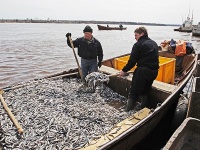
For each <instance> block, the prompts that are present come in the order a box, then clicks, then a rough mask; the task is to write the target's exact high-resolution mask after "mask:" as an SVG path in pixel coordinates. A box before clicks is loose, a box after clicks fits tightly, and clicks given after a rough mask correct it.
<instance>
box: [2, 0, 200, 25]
mask: <svg viewBox="0 0 200 150" xmlns="http://www.w3.org/2000/svg"><path fill="white" fill-rule="evenodd" d="M199 6H200V0H0V19H27V18H29V19H48V18H50V19H56V20H96V21H130V22H145V23H166V24H181V23H182V22H183V20H185V19H186V17H187V16H188V15H190V17H191V16H192V12H193V18H194V22H193V24H197V23H198V22H200V7H199Z"/></svg>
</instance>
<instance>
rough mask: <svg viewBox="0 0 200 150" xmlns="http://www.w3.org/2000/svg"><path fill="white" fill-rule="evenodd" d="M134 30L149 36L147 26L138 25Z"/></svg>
mask: <svg viewBox="0 0 200 150" xmlns="http://www.w3.org/2000/svg"><path fill="white" fill-rule="evenodd" d="M134 32H135V33H139V34H141V33H144V35H147V36H148V33H147V29H146V28H145V27H138V28H137V29H135V31H134Z"/></svg>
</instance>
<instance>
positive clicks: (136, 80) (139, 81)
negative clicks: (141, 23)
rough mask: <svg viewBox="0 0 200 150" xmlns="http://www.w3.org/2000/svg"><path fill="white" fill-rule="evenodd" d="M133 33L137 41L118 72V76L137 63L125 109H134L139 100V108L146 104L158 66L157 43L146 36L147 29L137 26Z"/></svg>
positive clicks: (124, 73)
mask: <svg viewBox="0 0 200 150" xmlns="http://www.w3.org/2000/svg"><path fill="white" fill-rule="evenodd" d="M134 33H135V39H136V41H137V42H136V43H135V44H134V45H133V48H132V51H131V54H130V58H129V60H128V62H127V64H126V65H125V66H124V68H123V69H122V70H121V71H120V72H119V76H124V75H126V72H127V71H129V70H131V68H133V67H134V66H135V65H136V63H137V68H136V69H135V71H134V74H133V78H132V85H131V90H130V95H129V98H128V102H127V108H126V111H129V110H132V109H134V107H135V106H136V102H137V101H139V100H140V101H141V106H140V107H141V108H143V107H146V106H147V103H148V92H149V91H150V89H151V85H152V83H153V81H154V80H155V79H156V77H157V74H158V68H159V60H158V45H157V44H156V42H155V41H153V40H151V39H150V38H149V37H148V33H147V29H146V28H144V27H139V28H137V29H136V30H135V32H134ZM136 108H137V107H136Z"/></svg>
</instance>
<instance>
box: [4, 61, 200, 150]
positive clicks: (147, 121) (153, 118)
mask: <svg viewBox="0 0 200 150" xmlns="http://www.w3.org/2000/svg"><path fill="white" fill-rule="evenodd" d="M113 60H114V59H109V60H105V61H104V62H103V63H102V64H103V66H107V67H112V66H114V63H113ZM196 63H197V61H196V59H195V58H194V61H193V63H191V66H189V67H188V68H187V70H188V71H187V72H186V75H187V76H185V77H184V79H183V80H182V81H181V82H180V83H178V85H170V86H172V87H174V90H173V91H172V92H170V91H167V92H166V91H165V90H161V89H162V88H156V87H154V86H153V87H152V89H151V91H150V98H149V100H150V103H151V108H154V110H153V111H152V112H151V113H149V114H148V116H146V117H145V118H144V119H142V120H140V121H139V122H138V123H136V124H134V125H133V126H131V127H130V128H128V129H127V130H125V131H124V132H123V133H121V134H119V135H118V136H116V137H115V138H114V139H112V140H110V141H109V142H107V143H105V144H103V145H102V146H101V147H98V149H102V150H103V149H109V150H110V149H115V150H116V149H117V150H122V149H131V148H133V147H134V146H136V144H138V143H139V142H140V141H141V140H143V139H144V138H145V137H146V136H147V135H148V134H149V133H150V132H151V131H152V130H153V129H154V128H155V126H156V125H157V124H158V123H159V122H160V120H161V119H162V118H163V117H164V116H165V115H166V113H167V112H168V111H169V110H170V108H171V107H172V105H174V104H176V103H177V101H178V98H179V95H180V93H181V92H182V90H183V88H184V87H185V86H186V84H187V82H188V81H189V79H190V77H191V76H192V74H193V71H194V69H195V68H196ZM188 64H189V63H188ZM60 77H63V78H68V77H78V69H77V68H75V69H73V70H69V71H68V72H63V73H61V74H57V75H52V76H49V77H46V78H60ZM159 83H160V84H161V82H159ZM119 85H120V86H119ZM163 85H168V84H167V83H163ZM22 86H24V85H22ZM107 86H108V87H110V88H111V89H112V90H113V91H115V92H117V93H119V94H121V95H123V96H126V97H128V93H129V91H130V86H131V79H127V80H126V79H122V78H118V77H112V78H110V82H109V83H108V84H107ZM13 88H14V87H9V88H5V89H4V90H6V89H7V91H9V89H13ZM16 88H17V87H16ZM138 114H139V112H138ZM85 149H87V147H86V148H85ZM88 149H89V148H88Z"/></svg>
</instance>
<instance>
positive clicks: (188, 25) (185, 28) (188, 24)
mask: <svg viewBox="0 0 200 150" xmlns="http://www.w3.org/2000/svg"><path fill="white" fill-rule="evenodd" d="M192 23H193V15H192V18H190V17H189V15H188V17H187V19H186V20H185V21H184V22H183V24H182V25H181V26H180V27H179V28H178V29H174V31H179V32H188V33H191V32H192V29H193V25H192Z"/></svg>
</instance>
